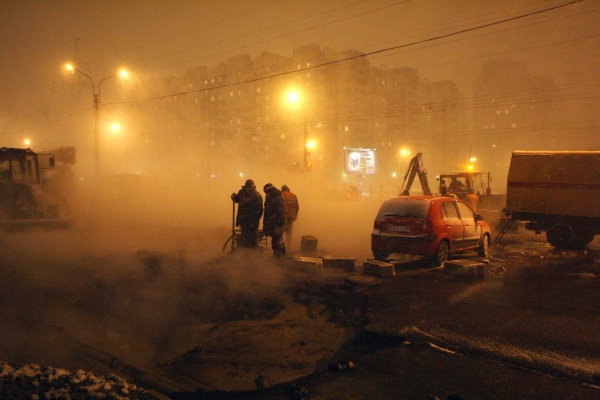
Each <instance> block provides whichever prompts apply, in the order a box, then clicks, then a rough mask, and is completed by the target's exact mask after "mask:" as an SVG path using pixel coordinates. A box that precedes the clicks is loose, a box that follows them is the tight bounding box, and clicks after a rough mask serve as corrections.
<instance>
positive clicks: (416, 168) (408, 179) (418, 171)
mask: <svg viewBox="0 0 600 400" xmlns="http://www.w3.org/2000/svg"><path fill="white" fill-rule="evenodd" d="M417 175H418V176H419V182H421V188H422V189H423V194H426V195H431V189H429V182H428V181H427V170H426V169H424V168H423V158H422V153H417V155H416V156H414V157H413V158H412V160H410V163H409V164H408V168H407V169H406V173H405V174H404V182H403V183H402V189H401V195H402V196H410V188H411V187H412V184H413V182H414V180H415V177H416V176H417Z"/></svg>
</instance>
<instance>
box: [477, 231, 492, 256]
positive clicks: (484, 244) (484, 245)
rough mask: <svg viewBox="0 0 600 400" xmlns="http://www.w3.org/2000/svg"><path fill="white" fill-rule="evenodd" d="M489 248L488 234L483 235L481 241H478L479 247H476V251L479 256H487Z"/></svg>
mask: <svg viewBox="0 0 600 400" xmlns="http://www.w3.org/2000/svg"><path fill="white" fill-rule="evenodd" d="M489 248H490V237H489V236H488V235H483V238H482V239H481V242H480V243H479V249H477V253H478V254H479V257H487V256H488V254H489Z"/></svg>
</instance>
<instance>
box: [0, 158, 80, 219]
mask: <svg viewBox="0 0 600 400" xmlns="http://www.w3.org/2000/svg"><path fill="white" fill-rule="evenodd" d="M55 163H56V159H55V156H54V154H52V153H39V154H38V153H36V152H34V151H33V150H31V149H29V148H27V149H20V148H7V147H2V148H0V227H2V228H5V229H14V228H17V229H18V228H27V227H33V226H56V227H66V226H68V225H69V224H70V220H71V218H70V215H69V210H68V207H67V205H66V202H63V203H61V202H60V201H59V200H57V199H52V198H50V196H48V195H47V194H46V193H45V190H44V187H45V185H46V183H47V180H46V178H45V176H44V173H45V172H46V171H51V170H53V169H54V168H55V165H56V164H55Z"/></svg>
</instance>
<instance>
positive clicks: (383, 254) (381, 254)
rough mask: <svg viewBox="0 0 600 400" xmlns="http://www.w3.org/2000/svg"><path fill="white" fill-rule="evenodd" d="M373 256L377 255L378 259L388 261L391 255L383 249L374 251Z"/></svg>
mask: <svg viewBox="0 0 600 400" xmlns="http://www.w3.org/2000/svg"><path fill="white" fill-rule="evenodd" d="M373 256H375V259H376V260H377V261H386V260H387V258H388V257H389V254H388V253H386V252H383V251H374V252H373Z"/></svg>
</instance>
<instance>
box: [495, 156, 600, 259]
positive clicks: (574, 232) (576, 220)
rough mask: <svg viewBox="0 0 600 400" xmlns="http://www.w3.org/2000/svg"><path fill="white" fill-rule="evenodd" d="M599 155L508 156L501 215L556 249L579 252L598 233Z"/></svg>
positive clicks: (599, 202) (599, 197)
mask: <svg viewBox="0 0 600 400" xmlns="http://www.w3.org/2000/svg"><path fill="white" fill-rule="evenodd" d="M598 204H600V151H516V152H513V153H512V157H511V161H510V167H509V170H508V179H507V187H506V208H505V212H506V213H507V215H509V216H510V218H511V222H514V221H525V228H526V229H529V230H533V231H535V232H536V233H538V234H540V233H541V232H543V231H545V232H546V238H547V240H548V242H549V243H550V244H551V245H552V246H554V247H557V248H565V249H577V248H582V247H584V246H585V245H587V244H589V243H590V242H591V241H592V240H594V236H595V235H596V234H598V233H599V232H600V207H598Z"/></svg>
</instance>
